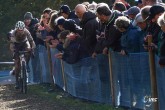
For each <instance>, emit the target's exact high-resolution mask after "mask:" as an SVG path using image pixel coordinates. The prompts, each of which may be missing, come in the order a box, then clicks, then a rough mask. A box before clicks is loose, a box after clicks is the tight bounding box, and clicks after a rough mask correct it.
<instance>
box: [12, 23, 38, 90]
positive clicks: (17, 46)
mask: <svg viewBox="0 0 165 110" xmlns="http://www.w3.org/2000/svg"><path fill="white" fill-rule="evenodd" d="M35 47H36V45H35V43H34V40H33V38H32V36H31V34H30V32H29V31H28V30H27V29H26V28H25V24H24V22H22V21H18V22H17V23H16V25H15V29H14V31H12V33H11V38H10V50H11V51H12V52H13V59H14V69H13V70H12V71H11V72H10V74H13V75H15V78H16V85H15V88H16V89H19V84H18V76H19V71H20V61H19V54H18V52H19V51H29V52H28V53H25V58H26V62H27V64H28V61H29V60H30V55H31V51H32V50H33V49H34V48H35Z"/></svg>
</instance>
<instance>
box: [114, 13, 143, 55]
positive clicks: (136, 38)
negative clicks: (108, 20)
mask: <svg viewBox="0 0 165 110" xmlns="http://www.w3.org/2000/svg"><path fill="white" fill-rule="evenodd" d="M115 26H116V28H117V29H118V30H119V31H120V32H122V33H123V34H122V36H121V46H122V50H121V52H120V54H122V55H127V54H128V53H135V52H140V36H141V34H140V33H139V30H138V29H137V28H134V27H133V26H132V24H131V21H130V20H129V19H128V18H127V17H125V16H121V17H118V18H117V19H116V20H115Z"/></svg>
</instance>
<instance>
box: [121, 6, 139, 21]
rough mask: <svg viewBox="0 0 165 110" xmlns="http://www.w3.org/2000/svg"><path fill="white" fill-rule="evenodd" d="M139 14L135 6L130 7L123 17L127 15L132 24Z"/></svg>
mask: <svg viewBox="0 0 165 110" xmlns="http://www.w3.org/2000/svg"><path fill="white" fill-rule="evenodd" d="M139 12H140V8H139V7H137V6H133V7H130V8H129V9H128V10H127V11H125V12H124V15H127V16H128V17H129V18H130V19H131V20H132V22H133V21H134V19H135V16H136V15H137V14H138V13H139Z"/></svg>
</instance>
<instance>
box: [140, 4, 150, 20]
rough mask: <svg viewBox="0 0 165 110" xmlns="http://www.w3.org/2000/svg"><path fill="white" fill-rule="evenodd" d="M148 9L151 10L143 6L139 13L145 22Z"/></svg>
mask: <svg viewBox="0 0 165 110" xmlns="http://www.w3.org/2000/svg"><path fill="white" fill-rule="evenodd" d="M150 8H151V6H144V7H143V8H142V9H141V12H140V13H141V15H142V18H143V20H145V19H146V18H147V17H148V16H149V12H150Z"/></svg>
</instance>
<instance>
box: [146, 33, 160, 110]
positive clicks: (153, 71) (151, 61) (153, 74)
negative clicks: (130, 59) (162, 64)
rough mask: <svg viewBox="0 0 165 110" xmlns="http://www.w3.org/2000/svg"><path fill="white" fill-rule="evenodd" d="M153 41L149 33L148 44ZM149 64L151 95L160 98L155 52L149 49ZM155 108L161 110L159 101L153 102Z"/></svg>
mask: <svg viewBox="0 0 165 110" xmlns="http://www.w3.org/2000/svg"><path fill="white" fill-rule="evenodd" d="M151 43H152V35H148V45H149V46H150V45H151ZM149 65H150V79H151V95H152V98H158V92H157V82H156V69H155V53H154V51H153V50H150V49H149ZM153 105H154V110H159V106H158V101H156V102H154V103H153Z"/></svg>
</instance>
